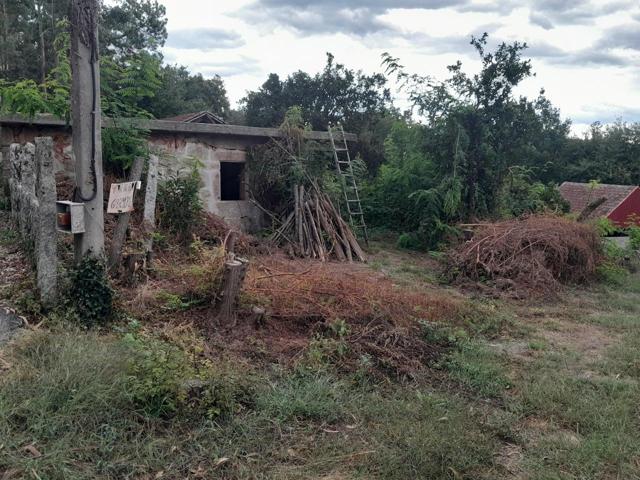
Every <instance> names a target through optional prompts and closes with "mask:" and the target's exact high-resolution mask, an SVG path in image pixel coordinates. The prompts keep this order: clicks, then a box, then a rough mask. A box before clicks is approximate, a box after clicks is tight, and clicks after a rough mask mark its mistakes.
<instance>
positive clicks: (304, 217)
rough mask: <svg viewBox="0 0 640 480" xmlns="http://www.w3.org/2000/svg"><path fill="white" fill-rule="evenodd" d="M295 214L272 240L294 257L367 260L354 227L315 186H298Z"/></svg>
mask: <svg viewBox="0 0 640 480" xmlns="http://www.w3.org/2000/svg"><path fill="white" fill-rule="evenodd" d="M293 194H294V195H293V197H294V205H293V211H292V212H291V213H290V214H289V215H288V216H287V217H286V219H285V220H284V222H282V224H281V225H280V228H278V229H277V230H276V231H275V232H274V233H273V235H272V236H271V240H272V241H273V242H274V243H275V244H276V245H279V246H287V247H290V249H291V250H292V251H293V254H294V255H296V256H298V257H304V258H317V259H319V260H321V261H323V262H324V261H327V260H329V259H331V258H335V259H337V260H339V261H343V262H344V261H349V262H352V261H353V260H357V261H361V262H364V261H366V259H365V255H364V252H363V251H362V248H360V245H359V244H358V240H357V239H356V236H355V235H354V234H353V231H352V230H351V227H350V226H349V224H348V223H347V222H345V221H344V220H343V219H342V217H341V216H340V213H339V212H338V210H337V209H336V208H335V207H334V206H333V203H331V200H330V199H329V197H328V196H327V195H326V194H325V193H323V192H321V191H320V189H319V188H318V187H317V186H316V185H313V186H312V188H311V190H310V191H309V190H305V188H304V186H303V185H296V186H295V187H294V192H293Z"/></svg>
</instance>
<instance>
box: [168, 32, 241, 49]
mask: <svg viewBox="0 0 640 480" xmlns="http://www.w3.org/2000/svg"><path fill="white" fill-rule="evenodd" d="M242 45H244V40H243V39H242V37H241V36H240V35H239V34H237V33H236V32H230V31H228V30H223V29H220V28H190V29H184V30H173V31H169V37H168V39H167V46H168V47H173V48H179V49H185V50H211V49H214V48H235V47H240V46H242Z"/></svg>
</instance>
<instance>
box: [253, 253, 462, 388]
mask: <svg viewBox="0 0 640 480" xmlns="http://www.w3.org/2000/svg"><path fill="white" fill-rule="evenodd" d="M253 264H254V267H253V268H252V269H251V271H250V272H249V275H248V277H247V280H246V283H245V294H246V295H247V296H248V300H249V301H250V302H254V303H261V304H262V305H263V306H264V307H265V309H266V311H267V315H268V317H269V320H268V322H267V325H266V326H265V328H264V330H270V329H273V332H275V333H276V334H277V336H278V338H276V339H273V338H271V339H270V341H269V343H268V344H269V348H270V349H272V350H274V351H283V350H284V351H286V350H287V349H286V347H283V346H282V345H283V344H284V343H287V342H289V341H292V345H293V346H294V349H296V350H297V351H298V353H299V350H300V348H301V347H300V342H299V338H300V336H304V337H306V339H307V340H308V339H310V338H313V337H314V335H318V334H319V335H321V336H322V335H324V334H327V333H329V337H331V325H332V324H335V322H344V325H345V327H346V330H347V332H348V333H346V335H345V337H344V338H343V339H342V341H344V342H345V343H346V345H347V346H348V348H347V350H348V353H345V355H344V356H342V357H341V358H340V359H339V362H338V363H340V364H341V365H342V366H343V367H345V368H349V369H351V368H357V364H358V362H359V361H360V359H362V358H363V356H366V357H368V358H369V359H370V361H371V362H372V363H373V366H372V368H373V369H374V370H375V371H377V372H380V371H381V370H384V371H385V372H389V373H392V374H393V375H399V376H411V375H414V374H415V373H417V372H418V371H419V370H420V369H421V368H422V367H423V366H424V365H426V364H429V363H431V362H432V361H434V360H435V359H437V358H438V357H439V356H440V355H441V353H442V351H443V350H444V348H445V347H443V346H442V345H437V344H433V343H429V342H427V341H426V340H425V336H424V334H423V331H422V327H421V325H420V323H419V320H425V321H429V322H442V321H446V320H448V319H451V320H452V322H454V321H455V320H454V319H456V318H461V317H462V316H464V314H465V308H466V304H464V303H463V302H461V301H460V300H459V299H456V298H453V297H451V296H445V295H444V294H442V293H436V292H432V293H431V292H429V293H427V292H425V291H424V290H417V289H415V290H414V289H412V288H408V287H399V286H397V285H394V284H393V283H392V282H391V281H390V280H389V279H388V278H386V277H384V275H382V274H378V273H375V272H372V271H371V270H370V269H368V268H367V267H363V266H358V265H354V264H344V263H337V262H331V263H324V264H323V263H316V262H314V263H311V262H305V261H292V260H287V259H284V258H282V257H260V258H258V259H255V261H254V263H253Z"/></svg>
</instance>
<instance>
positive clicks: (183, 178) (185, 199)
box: [158, 162, 203, 243]
mask: <svg viewBox="0 0 640 480" xmlns="http://www.w3.org/2000/svg"><path fill="white" fill-rule="evenodd" d="M198 167H199V163H198V162H194V165H193V166H192V168H191V170H190V172H189V173H188V175H180V174H179V173H177V174H175V176H173V177H172V178H169V179H168V180H167V181H165V182H164V183H162V184H160V187H159V189H158V223H159V226H160V227H161V228H163V229H165V230H166V231H168V232H169V233H171V234H172V235H174V236H175V237H176V238H178V239H179V240H180V241H182V242H183V243H188V242H189V240H190V239H191V237H192V233H193V230H194V228H195V227H196V225H197V224H198V223H199V222H201V221H202V212H203V209H202V202H201V201H200V196H199V192H200V175H199V174H198Z"/></svg>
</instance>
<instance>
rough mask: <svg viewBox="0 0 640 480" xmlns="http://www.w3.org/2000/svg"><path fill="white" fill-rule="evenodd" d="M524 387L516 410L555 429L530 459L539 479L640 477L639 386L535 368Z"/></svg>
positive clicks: (532, 450) (530, 453) (536, 445)
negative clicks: (639, 470) (588, 378)
mask: <svg viewBox="0 0 640 480" xmlns="http://www.w3.org/2000/svg"><path fill="white" fill-rule="evenodd" d="M518 387H519V388H520V389H521V393H520V398H519V402H518V403H517V406H516V407H515V408H517V409H519V411H520V413H521V414H522V415H524V416H527V417H536V418H541V419H544V422H545V423H546V424H547V425H548V426H549V427H548V430H547V431H545V432H543V434H542V435H541V438H540V439H539V441H537V442H535V443H534V444H533V445H532V447H531V448H530V449H529V450H528V451H527V455H526V457H525V463H526V465H527V467H528V469H529V470H530V471H531V472H532V473H533V474H534V475H533V478H540V479H543V478H567V479H569V478H589V479H597V478H609V477H608V476H611V478H637V475H638V465H637V464H635V462H636V460H637V458H638V455H640V439H638V436H637V431H638V428H640V422H639V421H638V417H637V399H638V394H639V393H640V391H639V389H638V386H637V384H632V383H628V382H621V381H619V380H617V379H615V378H614V377H610V378H603V379H591V380H587V379H579V378H575V377H572V376H570V375H567V374H565V373H562V372H558V371H557V370H550V369H547V368H544V367H540V366H539V365H534V366H533V367H532V370H531V371H530V372H529V375H528V376H527V377H526V379H524V380H523V382H522V383H521V384H520V385H519V386H518ZM520 409H521V410H520Z"/></svg>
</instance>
